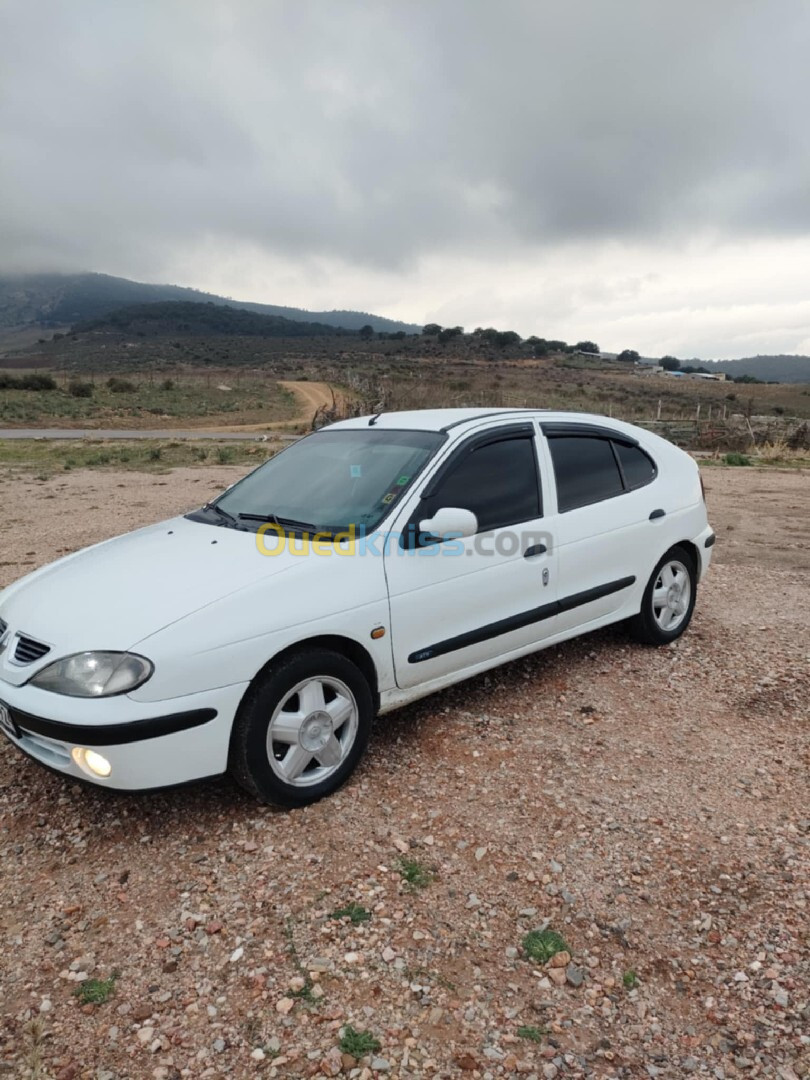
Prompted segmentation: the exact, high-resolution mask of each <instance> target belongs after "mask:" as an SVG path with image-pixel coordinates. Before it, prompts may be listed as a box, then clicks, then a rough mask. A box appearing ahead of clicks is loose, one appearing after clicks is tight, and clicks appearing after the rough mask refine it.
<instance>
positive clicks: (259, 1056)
mask: <svg viewBox="0 0 810 1080" xmlns="http://www.w3.org/2000/svg"><path fill="white" fill-rule="evenodd" d="M250 1056H251V1057H252V1058H253V1060H254V1061H264V1059H265V1058H266V1057H267V1055H266V1054H265V1052H264V1050H262V1048H261V1047H260V1046H257V1047H256V1049H255V1050H251V1051H250Z"/></svg>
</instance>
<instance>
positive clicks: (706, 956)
mask: <svg viewBox="0 0 810 1080" xmlns="http://www.w3.org/2000/svg"><path fill="white" fill-rule="evenodd" d="M237 473H238V470H234V469H232V468H224V467H222V468H210V469H185V470H177V471H176V472H174V473H172V474H171V475H167V476H161V477H155V476H152V475H147V474H140V473H103V472H98V471H94V472H84V473H79V472H75V473H70V474H65V475H64V476H59V477H55V478H52V479H50V480H46V481H38V480H36V479H33V478H30V479H21V478H20V477H19V475H16V476H15V477H14V478H13V479H11V478H10V477H9V476H8V475H7V476H5V477H2V476H0V498H2V504H3V515H2V518H0V552H2V554H1V555H0V564H2V565H0V584H8V583H9V582H11V581H12V580H13V579H14V578H16V577H17V576H19V575H20V574H22V573H25V572H27V571H28V570H30V569H31V568H33V567H34V566H36V565H39V564H40V563H42V562H45V561H47V560H49V559H51V558H53V557H55V556H57V555H59V554H61V553H62V552H65V551H69V550H73V549H74V548H76V547H78V546H81V545H84V544H88V543H92V542H94V541H96V540H100V539H102V538H103V537H105V536H109V535H113V534H115V533H117V532H122V531H125V530H126V529H129V528H131V527H133V526H135V525H139V524H143V523H146V522H148V521H152V520H156V519H159V518H160V517H163V516H168V515H169V514H171V513H174V512H176V511H178V510H182V509H185V508H190V507H191V506H194V505H199V504H200V503H201V502H203V501H204V500H205V499H206V498H207V497H208V496H209V495H211V494H212V493H213V492H215V491H216V490H218V489H219V488H221V487H222V486H224V485H225V484H226V483H229V482H231V481H232V480H233V479H234V478H235V475H236V474H237ZM705 480H706V485H707V491H708V502H709V510H710V518H711V520H712V523H713V524H714V526H715V528H716V530H717V533H718V543H717V547H716V548H715V551H716V557H715V564H714V565H713V567H712V570H711V573H710V575H709V577H708V578H707V580H706V581H705V583H704V585H703V586H702V587H701V590H700V594H699V599H698V607H697V612H696V616H695V619H694V622H693V624H692V627H691V628H690V630H689V632H688V633H687V634H686V635H685V636H684V637H683V638H682V639H681V640H680V641H678V642H677V643H675V644H674V645H672V646H670V647H668V648H665V649H660V650H652V649H645V648H642V647H640V646H637V645H635V644H632V643H631V642H629V641H628V640H627V638H626V637H625V636H624V635H623V633H622V631H621V630H620V629H610V630H607V631H602V632H599V633H597V634H594V635H591V636H589V637H587V638H582V639H579V640H578V641H575V642H571V643H568V644H565V645H563V646H560V647H557V648H552V649H550V650H547V651H546V652H543V653H540V654H538V655H536V656H534V657H532V658H529V659H526V660H523V661H520V662H517V663H514V664H511V665H509V666H507V667H504V668H502V669H499V670H498V671H496V672H494V673H491V674H490V675H488V676H484V677H480V678H477V679H475V680H473V681H471V682H469V683H466V684H463V685H461V686H459V687H456V688H454V689H452V690H450V691H447V692H444V693H442V694H440V695H437V696H434V697H432V698H429V699H427V700H425V701H424V702H421V703H419V704H418V705H416V706H412V707H409V708H407V709H404V710H402V711H400V712H399V713H396V714H393V715H392V716H390V717H387V718H385V719H384V720H382V721H380V723H379V724H378V725H377V729H376V734H375V735H374V736H373V738H372V744H371V747H370V752H369V754H368V756H367V759H366V761H365V763H364V764H363V765H362V766H361V768H360V769H359V772H358V774H357V775H356V776H355V778H354V779H353V781H352V782H350V784H349V785H348V786H347V787H346V788H345V789H344V790H343V791H342V792H340V793H339V794H338V795H336V796H333V797H332V798H331V799H328V800H326V801H324V802H322V803H320V804H318V805H316V806H313V807H310V808H307V809H305V810H301V811H296V812H293V813H285V812H279V811H274V810H271V809H267V808H263V807H259V806H257V805H255V804H253V803H252V802H251V801H250V800H249V799H248V798H247V797H246V796H244V795H242V794H241V793H240V792H239V791H237V790H236V789H235V788H234V787H232V786H231V784H230V783H229V782H227V781H225V780H222V781H217V782H209V783H206V784H203V785H197V786H195V787H190V788H186V789H183V790H180V791H176V792H171V793H164V794H157V795H150V796H138V797H135V796H132V797H130V796H126V797H123V796H111V795H110V794H109V793H105V792H101V791H95V790H86V789H84V788H81V789H80V788H78V787H76V786H74V785H69V784H66V783H65V782H64V781H63V780H61V779H60V778H58V777H55V776H52V775H50V774H49V773H47V772H45V771H44V770H42V769H40V768H38V767H37V766H36V765H34V764H31V763H29V762H27V761H25V760H23V759H21V758H20V757H18V755H17V754H16V752H15V751H13V749H12V748H11V747H9V746H4V747H0V940H2V942H3V951H2V956H0V986H2V996H0V1076H2V1075H5V1074H6V1073H4V1069H5V1070H7V1074H8V1075H10V1076H23V1077H31V1078H33V1077H43V1078H44V1077H52V1078H57V1080H75V1078H79V1077H83V1078H94V1080H126V1078H132V1080H140V1078H154V1080H169V1078H176V1077H192V1078H195V1080H196V1078H197V1077H235V1078H242V1077H254V1076H255V1077H286V1078H299V1077H307V1076H311V1075H318V1076H323V1075H338V1074H341V1073H342V1074H344V1075H347V1076H354V1077H363V1078H364V1080H369V1078H370V1077H372V1076H390V1077H424V1076H426V1077H431V1078H438V1077H456V1076H470V1077H482V1078H486V1077H493V1078H494V1077H512V1076H521V1077H535V1078H544V1080H546V1078H552V1080H553V1078H555V1077H561V1078H562V1077H584V1076H590V1077H595V1078H616V1080H618V1078H631V1077H632V1078H635V1077H643V1078H648V1077H653V1078H654V1077H661V1078H662V1080H669V1078H673V1080H675V1078H681V1077H685V1076H706V1077H713V1078H717V1080H724V1078H727V1077H728V1078H732V1077H764V1076H767V1077H775V1078H778V1080H795V1078H796V1077H801V1078H805V1077H810V781H809V780H808V777H809V776H810V726H809V722H810V603H808V600H810V595H809V594H808V586H807V581H808V571H809V570H810V529H808V522H810V475H809V474H808V473H807V472H799V471H792V472H787V471H785V472H781V471H771V470H752V469H721V468H707V469H706V470H705ZM403 859H405V860H411V861H412V863H416V864H419V866H420V867H422V868H424V869H425V870H426V871H427V872H428V878H429V880H427V881H426V883H424V885H423V887H414V886H411V885H408V883H407V882H406V881H405V880H404V878H403V875H402V869H403V867H402V860H403ZM411 876H413V875H411ZM352 903H354V904H357V905H361V906H362V908H363V909H364V911H365V912H367V913H368V914H370V918H369V919H368V920H367V921H360V922H357V923H356V924H355V923H353V922H352V921H351V918H350V917H349V916H348V915H344V916H343V917H340V918H335V917H333V913H335V912H337V911H340V910H341V909H345V908H347V907H349V906H350V905H351V904H352ZM354 910H355V912H356V913H357V912H359V909H354ZM360 917H361V916H360V915H358V918H360ZM544 925H548V926H550V927H551V928H553V929H554V930H556V931H558V932H559V933H560V934H561V935H562V936H563V937H564V938H565V940H566V942H567V944H568V946H569V952H570V963H568V958H567V957H562V961H561V960H560V959H559V958H558V959H557V960H555V961H552V964H554V963H562V966H559V967H555V966H551V967H544V966H542V965H539V964H537V963H535V962H533V961H531V960H530V959H528V957H527V956H526V953H525V951H524V949H523V946H522V941H523V938H524V936H525V935H526V933H527V932H528V931H531V930H534V929H539V928H541V927H543V926H544ZM113 975H115V982H114V989H113V991H112V994H111V996H110V998H109V1000H108V1001H107V1002H106V1003H103V1004H85V1005H82V1004H81V1003H80V1000H79V998H78V997H77V993H76V992H77V988H78V987H79V985H80V983H81V982H82V981H83V980H85V979H86V978H88V977H89V978H93V979H107V978H109V977H111V976H113ZM347 1024H351V1025H352V1027H353V1028H354V1029H355V1030H356V1031H359V1032H369V1033H370V1035H371V1036H373V1037H374V1038H375V1039H376V1040H377V1041H378V1044H379V1045H378V1047H377V1048H376V1049H371V1050H370V1052H369V1053H368V1054H367V1055H366V1056H362V1057H361V1058H359V1059H357V1058H354V1057H350V1056H345V1055H342V1054H341V1051H340V1049H339V1042H340V1039H341V1033H342V1032H343V1031H344V1028H345V1025H347ZM358 1052H359V1051H358Z"/></svg>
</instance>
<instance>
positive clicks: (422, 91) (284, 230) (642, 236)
mask: <svg viewBox="0 0 810 1080" xmlns="http://www.w3.org/2000/svg"><path fill="white" fill-rule="evenodd" d="M808 32H810V8H808V6H807V5H806V3H804V2H803V0H771V2H769V3H768V4H741V3H739V2H738V0H712V3H710V4H707V3H706V2H705V0H682V2H681V3H679V4H672V3H664V2H662V0H615V2H613V3H604V2H602V0H566V3H564V4H563V3H561V2H555V3H551V2H545V0H504V2H503V3H500V4H493V3H491V2H490V0H441V2H440V3H436V2H435V0H397V2H391V0H375V2H374V3H371V2H369V0H341V2H340V3H334V2H331V0H276V2H263V0H219V2H214V0H145V2H144V3H141V4H137V5H135V4H131V5H130V4H117V3H110V2H109V0H75V2H74V3H72V4H70V5H66V4H63V3H61V2H58V0H42V2H34V3H25V2H23V0H19V2H14V0H5V2H2V3H0V146H2V155H3V167H2V169H0V268H5V269H21V268H22V269H40V268H66V269H67V268H70V269H74V268H89V269H102V270H107V271H111V272H115V273H122V274H128V275H130V276H141V277H147V278H151V279H153V280H154V279H155V278H159V277H161V276H162V275H164V274H165V273H166V272H167V271H168V270H171V269H172V268H174V267H176V266H177V265H178V264H179V262H182V260H183V259H184V258H185V259H193V257H194V252H196V251H199V250H203V249H204V250H205V251H206V252H207V253H208V258H209V259H212V260H213V259H216V257H217V252H220V253H221V255H222V257H223V258H224V257H225V256H226V254H227V253H228V252H229V251H230V252H233V251H238V250H241V249H245V250H247V249H250V250H252V251H253V252H254V257H255V258H257V259H260V258H261V256H262V253H264V255H265V256H266V257H267V258H268V259H276V260H279V259H282V260H287V262H288V263H290V264H291V265H299V266H301V265H304V262H302V260H303V261H305V260H306V259H308V258H315V259H317V258H322V259H330V258H331V259H339V260H341V261H342V262H343V263H344V264H347V265H350V266H354V267H359V268H363V267H365V268H367V269H368V270H370V271H375V272H393V273H397V274H400V275H401V278H402V281H403V284H406V283H407V281H408V277H409V275H411V274H413V273H414V271H415V268H416V267H417V266H418V265H419V264H420V261H421V260H424V259H426V258H430V257H436V258H442V257H445V258H449V259H455V258H458V259H470V258H472V259H482V260H489V261H491V263H492V265H493V267H495V266H497V262H498V260H499V259H501V258H504V257H506V258H513V257H519V258H522V257H525V256H527V255H528V254H529V253H531V252H541V253H542V252H548V251H549V250H552V249H554V248H555V246H558V245H561V244H562V245H564V244H568V243H571V242H578V243H580V244H583V245H584V250H585V251H587V246H588V245H589V244H594V245H604V244H606V243H608V244H609V243H616V244H633V245H636V244H648V245H659V244H660V245H667V246H676V247H678V246H683V244H684V243H686V242H687V241H689V240H690V238H692V237H694V236H697V235H701V234H704V233H706V232H709V233H710V234H711V235H713V236H715V237H716V238H717V239H718V241H719V242H733V241H740V240H743V239H746V238H752V239H755V238H757V237H760V238H762V237H764V238H767V239H770V238H773V237H779V236H783V237H790V236H796V235H801V236H803V235H805V234H806V233H808V232H809V231H810V197H809V196H810V125H808V124H807V123H806V121H805V112H806V107H807V101H808V91H809V90H810V65H808V64H807V63H806V56H805V53H806V42H807V40H808ZM210 269H211V268H210V266H209V267H208V268H207V269H206V274H208V276H209V277H210ZM646 272H647V268H646V267H643V266H639V267H636V268H635V272H634V273H631V274H629V275H628V272H627V270H626V268H625V269H623V270H622V273H621V277H622V279H624V280H627V279H629V278H635V277H637V276H642V277H643V276H644V274H645V273H646ZM190 283H195V282H190ZM618 287H619V288H621V287H622V286H621V282H619V283H618ZM265 299H280V300H283V298H282V297H270V296H267V297H265ZM362 302H363V298H362V297H356V298H355V303H356V304H357V305H358V306H360V305H362ZM415 314H416V315H417V317H418V314H419V313H418V312H416V313H415Z"/></svg>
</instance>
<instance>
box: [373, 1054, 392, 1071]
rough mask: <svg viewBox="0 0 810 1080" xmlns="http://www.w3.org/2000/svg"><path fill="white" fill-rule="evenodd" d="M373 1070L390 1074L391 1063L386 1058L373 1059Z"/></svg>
mask: <svg viewBox="0 0 810 1080" xmlns="http://www.w3.org/2000/svg"><path fill="white" fill-rule="evenodd" d="M371 1068H372V1071H373V1072H388V1071H389V1069H390V1068H391V1062H390V1061H388V1060H387V1059H386V1058H381V1057H377V1058H372V1059H371Z"/></svg>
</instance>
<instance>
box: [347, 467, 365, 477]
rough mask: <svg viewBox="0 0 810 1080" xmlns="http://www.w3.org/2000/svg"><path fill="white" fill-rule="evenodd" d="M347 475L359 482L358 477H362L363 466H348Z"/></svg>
mask: <svg viewBox="0 0 810 1080" xmlns="http://www.w3.org/2000/svg"><path fill="white" fill-rule="evenodd" d="M349 474H350V475H351V478H352V480H359V479H360V477H361V476H362V475H363V466H362V465H350V466H349Z"/></svg>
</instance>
